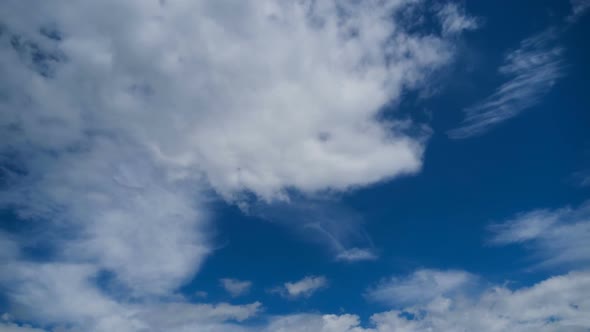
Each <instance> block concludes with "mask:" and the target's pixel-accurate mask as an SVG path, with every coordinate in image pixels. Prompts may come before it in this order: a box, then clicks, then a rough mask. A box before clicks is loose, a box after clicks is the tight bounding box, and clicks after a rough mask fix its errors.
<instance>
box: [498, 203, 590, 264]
mask: <svg viewBox="0 0 590 332" xmlns="http://www.w3.org/2000/svg"><path fill="white" fill-rule="evenodd" d="M490 230H491V232H492V234H493V236H492V238H491V239H490V243H491V244H494V245H509V244H522V245H525V246H528V247H529V248H530V249H531V250H532V251H533V252H534V253H535V255H536V258H537V259H538V260H540V262H541V266H558V265H562V266H563V265H566V266H576V267H579V266H588V264H590V202H585V203H583V204H582V205H581V206H579V207H578V208H571V207H565V208H561V209H557V210H534V211H531V212H526V213H521V214H519V215H517V216H516V217H515V218H513V219H511V220H508V221H505V222H503V223H499V224H494V225H491V226H490Z"/></svg>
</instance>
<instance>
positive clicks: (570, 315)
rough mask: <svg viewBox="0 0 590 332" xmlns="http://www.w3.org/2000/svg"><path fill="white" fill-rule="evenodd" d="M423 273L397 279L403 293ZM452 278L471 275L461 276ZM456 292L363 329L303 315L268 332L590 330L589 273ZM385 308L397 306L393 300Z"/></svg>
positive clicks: (352, 318)
mask: <svg viewBox="0 0 590 332" xmlns="http://www.w3.org/2000/svg"><path fill="white" fill-rule="evenodd" d="M420 273H421V272H416V273H414V274H413V275H410V276H408V277H407V278H401V279H399V280H400V282H401V284H400V287H403V285H404V284H408V282H410V280H411V279H413V278H417V279H418V280H417V281H416V283H417V284H424V282H423V280H422V279H423V278H422V277H420V276H419V275H420ZM422 273H424V272H422ZM428 273H430V274H439V275H446V274H448V271H447V272H445V271H436V270H429V272H428ZM454 273H455V274H464V275H469V273H467V272H461V271H455V272H454ZM429 285H432V283H429ZM424 286H428V285H425V284H424ZM435 287H437V286H435ZM452 288H455V292H453V294H449V293H448V292H447V293H446V294H445V291H444V290H442V291H441V292H439V293H440V295H439V296H437V297H434V298H430V299H428V300H427V301H423V300H424V299H419V302H418V303H413V304H412V303H408V306H404V307H401V308H399V309H395V310H390V311H385V312H381V313H377V314H374V315H372V316H371V318H370V322H369V324H367V325H368V326H362V325H361V323H360V319H359V317H358V316H357V315H351V314H343V315H320V314H300V315H289V316H283V317H277V318H275V319H273V320H271V321H270V323H269V324H268V328H267V329H265V330H264V331H281V332H299V331H301V332H303V331H321V332H391V331H395V332H427V331H482V332H499V331H515V332H525V331H526V332H532V331H547V332H549V331H552V332H566V331H586V330H587V329H588V328H590V319H588V317H587V313H588V311H589V310H590V300H589V299H588V296H587V295H588V294H589V292H590V273H588V272H572V273H568V274H566V275H561V276H556V277H552V278H549V279H547V280H544V281H542V282H539V283H537V284H535V285H533V286H531V287H526V288H520V289H516V290H511V289H508V288H506V287H500V286H495V287H488V288H483V289H480V290H479V293H477V294H473V293H471V292H470V288H467V290H466V289H463V288H462V287H461V286H457V287H452ZM391 295H396V294H391ZM387 302H391V303H398V302H397V301H396V300H395V299H391V301H387Z"/></svg>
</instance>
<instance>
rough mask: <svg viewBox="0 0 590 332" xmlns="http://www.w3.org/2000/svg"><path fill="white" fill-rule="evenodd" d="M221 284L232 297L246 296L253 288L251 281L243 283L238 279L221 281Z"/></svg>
mask: <svg viewBox="0 0 590 332" xmlns="http://www.w3.org/2000/svg"><path fill="white" fill-rule="evenodd" d="M219 282H220V283H221V286H223V288H224V289H225V290H226V291H227V292H228V293H229V294H230V295H231V296H232V297H238V296H241V295H244V294H246V293H248V291H250V288H251V287H252V282H251V281H242V280H238V279H230V278H223V279H220V280H219Z"/></svg>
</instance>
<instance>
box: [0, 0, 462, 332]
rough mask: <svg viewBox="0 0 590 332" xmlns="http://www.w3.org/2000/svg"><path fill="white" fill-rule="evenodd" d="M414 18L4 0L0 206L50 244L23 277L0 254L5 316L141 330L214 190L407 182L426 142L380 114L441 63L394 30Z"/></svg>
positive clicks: (204, 238)
mask: <svg viewBox="0 0 590 332" xmlns="http://www.w3.org/2000/svg"><path fill="white" fill-rule="evenodd" d="M421 5H423V4H422V3H421V1H415V0H407V1H405V0H404V1H399V0H391V1H379V2H359V1H352V0H351V1H349V0H345V1H333V0H322V1H276V0H263V1H235V2H234V3H232V4H231V6H228V5H227V4H222V3H220V2H218V1H206V0H201V1H183V0H179V1H140V0H132V1H125V2H121V1H114V0H107V1H101V2H100V3H98V2H95V1H79V2H76V3H72V2H70V1H65V0H57V1H52V2H51V3H49V2H47V1H41V0H33V1H32V2H27V3H26V4H25V3H24V2H22V1H18V0H7V1H3V2H2V4H1V5H0V8H1V9H2V10H0V69H1V70H2V73H3V74H2V77H1V78H0V91H2V93H0V114H1V115H0V152H1V155H2V157H1V158H2V159H1V162H2V171H3V173H4V174H3V177H2V192H1V193H0V206H2V207H3V208H9V209H12V210H13V211H14V212H15V213H16V214H17V216H18V217H19V218H20V219H22V220H21V221H22V222H23V223H27V224H26V226H27V227H23V228H25V229H33V228H34V227H32V226H33V225H43V226H42V227H39V228H40V229H43V232H41V233H42V234H38V233H36V234H32V232H31V234H26V236H30V238H29V240H28V242H30V243H33V244H34V245H35V246H39V247H47V248H51V250H50V251H48V254H47V257H43V260H42V261H31V260H29V259H27V257H25V256H24V255H20V253H18V251H19V250H20V249H22V248H20V247H21V246H24V243H23V241H22V239H17V240H16V241H15V242H14V243H16V244H14V245H12V244H11V245H7V247H9V248H10V249H11V250H12V251H11V252H10V253H8V254H7V256H8V257H4V253H3V254H2V262H1V263H2V264H3V265H4V267H6V269H4V268H3V269H2V273H0V278H1V280H0V281H1V282H2V287H3V289H4V288H6V289H10V290H11V291H10V292H9V293H8V294H7V298H8V300H9V301H10V302H11V305H12V306H15V307H19V306H20V307H24V308H28V310H26V312H27V313H29V316H28V317H23V318H26V319H39V320H41V321H42V322H44V323H46V324H54V325H55V324H62V323H63V324H66V325H67V326H70V325H69V324H73V325H76V324H78V325H80V324H82V325H83V326H81V329H82V330H84V331H112V330H117V331H136V330H141V331H146V330H147V331H149V330H150V328H151V327H150V326H149V324H151V323H149V324H148V323H146V319H143V318H141V317H139V316H138V315H139V314H140V313H143V312H144V310H143V307H136V306H140V304H149V303H160V301H161V300H162V299H168V298H169V297H170V296H172V294H174V292H175V291H176V290H177V289H178V288H179V287H181V286H182V285H183V284H184V283H185V282H187V281H188V280H189V279H190V278H191V277H192V276H194V274H195V273H197V272H198V271H199V269H200V266H201V264H202V262H203V261H204V259H205V258H206V256H207V255H208V254H209V253H210V252H211V251H212V248H213V246H212V245H211V243H210V242H209V236H208V229H209V227H210V219H211V218H210V216H209V215H208V213H207V207H206V205H207V202H209V201H210V199H211V196H212V193H215V194H216V195H218V196H219V197H222V198H223V199H226V200H227V201H229V202H240V201H242V200H243V199H244V197H245V196H247V197H251V196H252V195H253V196H255V197H256V199H258V200H263V201H266V202H273V201H276V200H283V201H288V199H289V195H288V194H287V193H288V192H289V191H290V190H296V191H298V192H301V193H304V194H310V193H313V192H317V191H322V190H329V191H339V190H348V189H351V188H356V187H359V186H364V185H368V184H371V183H375V182H378V181H383V180H387V179H391V178H394V177H397V176H401V175H404V174H411V173H415V172H417V171H418V170H419V169H420V167H421V164H422V154H423V151H424V145H425V142H426V134H411V133H415V132H417V131H416V130H414V129H415V128H414V127H413V124H412V123H410V122H408V121H397V120H395V121H394V120H391V121H385V120H383V117H382V116H381V115H382V113H381V112H382V111H383V108H384V107H386V106H389V105H395V104H396V103H397V102H399V99H400V96H401V95H402V93H403V92H405V91H407V90H411V89H419V88H420V87H422V86H423V85H424V84H425V82H426V78H428V77H429V76H430V75H431V74H432V73H433V72H435V71H436V70H437V69H439V68H441V67H442V66H444V65H448V64H449V63H450V62H451V61H452V57H453V51H454V47H453V43H454V42H455V40H456V38H455V37H453V38H448V37H447V36H446V35H445V34H443V33H442V32H440V33H431V34H427V33H421V32H415V31H410V30H408V29H405V27H404V26H403V24H401V23H400V22H401V20H398V19H397V17H399V15H400V13H401V12H402V11H403V10H405V9H407V8H409V7H412V8H416V10H421V9H422V7H421ZM30 8H35V10H31V9H30ZM439 18H440V19H443V18H441V17H439ZM443 21H444V20H443ZM28 226H31V227H28ZM334 229H336V228H334ZM331 232H332V233H336V231H334V230H331ZM2 240H3V239H2ZM3 246H4V245H3ZM351 248H354V246H353V247H348V246H343V250H342V252H344V250H348V249H351ZM357 256H358V255H357ZM104 276H108V277H104ZM98 281H100V282H98ZM104 284H106V286H105V285H104ZM103 288H105V289H103ZM112 288H114V289H116V290H117V296H115V295H113V294H111V293H109V290H110V289H112ZM302 294H303V293H302ZM132 304H133V305H132ZM201 309H202V308H201ZM201 309H198V310H201ZM203 310H204V309H203ZM22 312H25V311H22ZM146 317H147V316H146ZM146 324H147V325H146ZM219 324H226V322H225V321H215V322H210V323H207V324H204V323H203V324H202V325H201V327H200V328H202V329H204V330H207V328H209V327H210V328H209V330H211V331H212V330H214V329H216V328H217V329H221V330H223V328H221V327H219ZM181 325H182V324H181ZM226 327H227V326H226ZM158 328H159V327H158ZM153 329H155V330H158V329H157V328H153ZM228 329H229V327H227V329H226V330H228ZM160 330H161V329H160ZM164 330H166V329H164ZM168 330H170V329H168Z"/></svg>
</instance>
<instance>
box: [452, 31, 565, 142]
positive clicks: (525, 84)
mask: <svg viewBox="0 0 590 332" xmlns="http://www.w3.org/2000/svg"><path fill="white" fill-rule="evenodd" d="M556 35H557V32H556V31H555V30H554V29H549V30H546V31H544V32H542V33H540V34H537V35H534V36H532V37H529V38H527V39H525V40H523V41H522V42H521V43H520V46H519V47H518V48H517V49H516V50H513V51H511V52H510V53H508V55H506V57H505V59H504V63H503V65H502V66H501V67H500V69H499V71H500V73H501V74H502V75H505V76H508V77H509V79H508V80H507V81H506V82H505V83H503V84H502V85H501V86H500V87H498V88H497V89H496V91H495V92H494V93H493V94H491V95H490V96H488V97H487V98H485V99H484V100H482V101H480V102H478V103H477V104H475V105H473V106H470V107H468V108H466V109H465V110H464V112H465V119H464V120H463V123H462V124H461V125H460V126H459V128H456V129H453V130H451V131H449V136H450V137H451V138H455V139H461V138H467V137H472V136H476V135H481V134H483V133H485V132H487V131H489V130H490V129H491V128H493V127H494V126H496V125H498V124H499V123H501V122H503V121H506V120H508V119H510V118H513V117H515V116H517V115H518V114H520V113H521V112H523V111H524V110H526V109H528V108H531V107H533V106H535V105H537V104H538V103H539V101H540V100H541V98H542V97H543V96H544V95H546V94H547V93H548V92H549V91H551V88H552V87H553V85H555V83H556V81H557V80H558V79H559V78H560V77H562V76H563V75H564V73H563V70H564V66H563V60H562V54H563V48H562V47H561V46H559V45H557V44H556V41H555V39H556Z"/></svg>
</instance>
